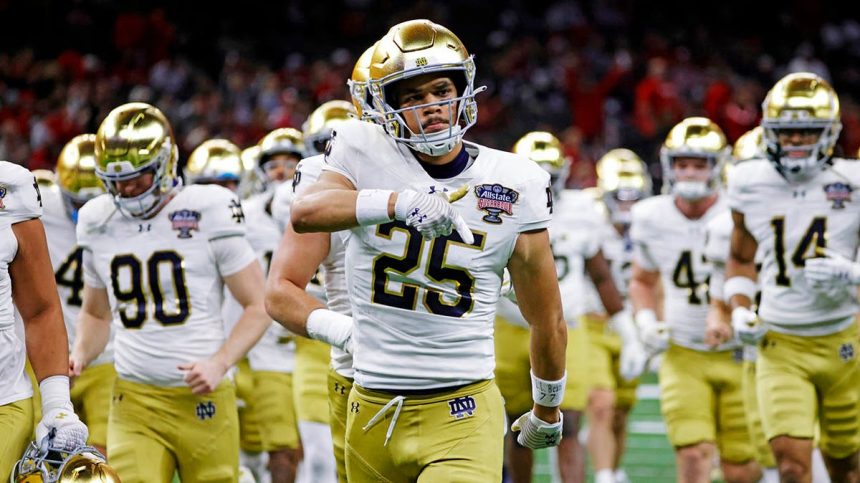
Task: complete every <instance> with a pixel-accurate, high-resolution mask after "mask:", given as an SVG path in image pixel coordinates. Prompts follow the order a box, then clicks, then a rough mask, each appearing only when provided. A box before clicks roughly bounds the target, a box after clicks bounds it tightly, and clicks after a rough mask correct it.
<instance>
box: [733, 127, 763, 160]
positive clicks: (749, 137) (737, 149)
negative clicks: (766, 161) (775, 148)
mask: <svg viewBox="0 0 860 483" xmlns="http://www.w3.org/2000/svg"><path fill="white" fill-rule="evenodd" d="M764 150H765V146H764V128H762V127H761V126H756V127H754V128H752V129H750V130H749V131H747V132H745V133H743V135H742V136H741V137H739V138H738V140H737V141H735V146H734V148H733V149H732V157H733V158H734V160H735V162H736V163H737V162H740V161H744V160H747V159H753V158H761V157H762V156H764Z"/></svg>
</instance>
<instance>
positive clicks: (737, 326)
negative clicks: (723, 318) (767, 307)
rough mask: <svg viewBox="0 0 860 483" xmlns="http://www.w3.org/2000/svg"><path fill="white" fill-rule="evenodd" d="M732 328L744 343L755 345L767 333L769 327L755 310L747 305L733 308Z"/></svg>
mask: <svg viewBox="0 0 860 483" xmlns="http://www.w3.org/2000/svg"><path fill="white" fill-rule="evenodd" d="M732 329H733V330H734V331H735V335H737V336H738V339H740V340H741V342H743V343H744V344H748V345H755V344H758V341H760V340H761V338H762V337H764V334H765V333H767V327H765V325H764V324H763V323H762V321H761V320H759V319H758V316H756V314H755V312H753V311H752V310H750V309H748V308H746V307H735V309H734V310H732Z"/></svg>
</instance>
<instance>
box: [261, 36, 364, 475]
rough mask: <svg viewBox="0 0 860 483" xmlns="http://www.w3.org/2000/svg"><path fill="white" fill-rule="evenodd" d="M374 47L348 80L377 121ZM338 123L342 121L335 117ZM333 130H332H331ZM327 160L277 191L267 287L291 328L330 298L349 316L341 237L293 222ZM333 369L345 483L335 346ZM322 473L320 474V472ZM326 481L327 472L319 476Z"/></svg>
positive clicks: (334, 426) (332, 420)
mask: <svg viewBox="0 0 860 483" xmlns="http://www.w3.org/2000/svg"><path fill="white" fill-rule="evenodd" d="M372 54H373V47H371V48H369V49H367V50H366V51H365V52H364V53H363V54H362V55H361V56H360V57H359V59H358V61H357V62H356V64H355V67H354V68H353V71H352V77H351V79H350V80H349V81H348V84H349V87H350V93H351V94H352V99H353V106H354V107H355V114H356V115H357V117H358V118H359V119H363V120H368V121H373V120H375V119H377V117H376V116H375V115H374V114H373V110H372V108H371V107H370V102H368V100H369V99H368V92H367V80H368V79H369V76H370V58H371V56H372ZM332 121H333V122H335V123H338V122H341V120H340V118H332ZM329 132H330V130H329ZM323 164H324V157H323V156H322V155H315V156H311V157H309V158H305V159H303V160H302V162H300V163H299V166H298V168H297V171H296V175H295V177H294V181H293V185H292V186H291V187H287V186H281V187H279V188H278V191H277V192H276V193H275V200H274V203H273V208H272V214H273V215H274V217H275V218H276V219H278V220H279V221H282V222H283V223H284V237H283V239H282V240H281V245H280V247H279V250H278V256H276V258H275V259H274V260H273V262H272V267H273V269H272V271H271V272H270V273H269V280H268V283H267V296H266V308H267V310H269V313H270V314H271V315H272V316H273V317H274V318H276V319H278V320H280V321H282V322H283V323H285V324H287V325H292V324H301V323H303V322H304V321H305V320H307V316H308V310H310V309H311V308H313V309H316V308H322V307H324V305H322V304H321V300H325V301H326V304H327V306H328V308H329V309H330V310H333V311H335V312H337V313H339V314H342V315H345V316H350V315H351V314H352V309H351V307H350V305H349V294H348V293H347V291H346V272H345V263H344V243H343V239H342V237H341V234H340V233H331V234H329V233H304V234H301V235H299V234H298V233H296V232H295V231H294V230H293V229H292V226H291V225H290V223H289V218H290V213H289V208H290V204H291V202H292V199H293V195H294V193H293V192H294V191H295V192H300V191H303V190H304V189H306V188H307V187H308V186H310V185H312V184H313V183H314V182H315V181H316V180H317V179H319V175H320V173H321V172H322V167H323ZM317 267H320V268H321V269H322V272H323V273H324V277H322V278H323V282H324V285H325V293H324V294H323V295H324V297H320V296H319V294H318V293H317V290H318V287H317V286H316V285H315V283H314V280H315V279H317V280H318V279H319V278H320V276H319V275H317V273H316V272H317ZM330 360H331V365H330V367H329V369H328V378H327V379H328V386H327V394H328V403H329V405H328V406H329V425H330V427H331V437H332V445H333V447H334V456H335V461H336V464H337V477H338V481H340V482H342V483H343V482H346V462H345V460H344V437H345V434H346V415H347V412H348V411H347V398H348V397H349V391H350V390H351V389H352V383H353V370H352V355H351V354H348V353H346V352H344V351H343V350H341V349H339V348H337V347H335V346H332V347H331V351H330ZM320 473H321V472H320ZM316 476H318V477H319V478H327V475H325V474H318V475H316Z"/></svg>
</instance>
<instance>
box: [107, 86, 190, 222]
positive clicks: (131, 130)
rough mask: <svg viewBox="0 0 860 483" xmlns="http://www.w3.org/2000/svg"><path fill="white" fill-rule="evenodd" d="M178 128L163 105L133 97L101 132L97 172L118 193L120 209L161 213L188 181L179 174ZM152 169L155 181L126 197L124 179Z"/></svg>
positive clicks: (111, 115)
mask: <svg viewBox="0 0 860 483" xmlns="http://www.w3.org/2000/svg"><path fill="white" fill-rule="evenodd" d="M174 139H175V138H174V136H173V129H172V128H171V127H170V123H169V122H168V121H167V118H165V117H164V114H162V113H161V111H159V110H158V109H157V108H155V107H153V106H151V105H149V104H146V103H143V102H131V103H128V104H123V105H121V106H119V107H117V108H115V109H114V110H112V111H111V112H110V113H109V114H108V115H107V117H106V118H105V120H104V121H102V123H101V126H99V130H98V133H96V140H95V153H96V175H97V176H98V177H99V179H101V180H102V183H104V185H105V187H106V188H107V191H108V193H110V194H111V195H112V196H113V199H114V203H115V204H116V206H117V208H118V209H119V211H120V212H121V213H122V214H123V215H125V216H130V217H135V218H146V217H148V216H151V215H152V214H154V213H155V212H157V211H158V210H159V209H160V208H161V207H162V206H163V205H164V203H166V202H167V200H168V199H169V198H170V197H169V195H170V193H171V192H173V190H175V189H176V188H177V187H179V186H181V184H182V180H181V179H180V178H179V177H177V176H176V164H177V160H178V158H179V153H178V150H177V148H176V142H175V141H174ZM146 173H152V174H153V175H154V176H153V181H152V186H150V187H149V189H147V190H146V191H145V192H143V193H142V194H140V195H138V196H133V197H124V196H121V195H120V193H119V191H118V190H117V184H116V183H117V182H118V181H128V180H131V179H134V178H137V177H138V176H141V175H143V174H146Z"/></svg>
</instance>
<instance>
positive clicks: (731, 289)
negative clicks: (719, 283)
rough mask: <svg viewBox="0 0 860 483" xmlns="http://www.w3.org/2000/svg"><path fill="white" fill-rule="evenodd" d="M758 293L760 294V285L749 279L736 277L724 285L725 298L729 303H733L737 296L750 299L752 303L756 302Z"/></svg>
mask: <svg viewBox="0 0 860 483" xmlns="http://www.w3.org/2000/svg"><path fill="white" fill-rule="evenodd" d="M756 292H758V285H756V283H755V282H754V281H753V280H751V279H750V278H749V277H742V276H737V275H736V276H734V277H732V278H730V279H728V280H726V283H725V284H723V297H724V300H725V301H726V302H727V303H731V301H732V297H734V296H735V295H743V296H744V297H746V298H748V299H750V302H755V294H756Z"/></svg>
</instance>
